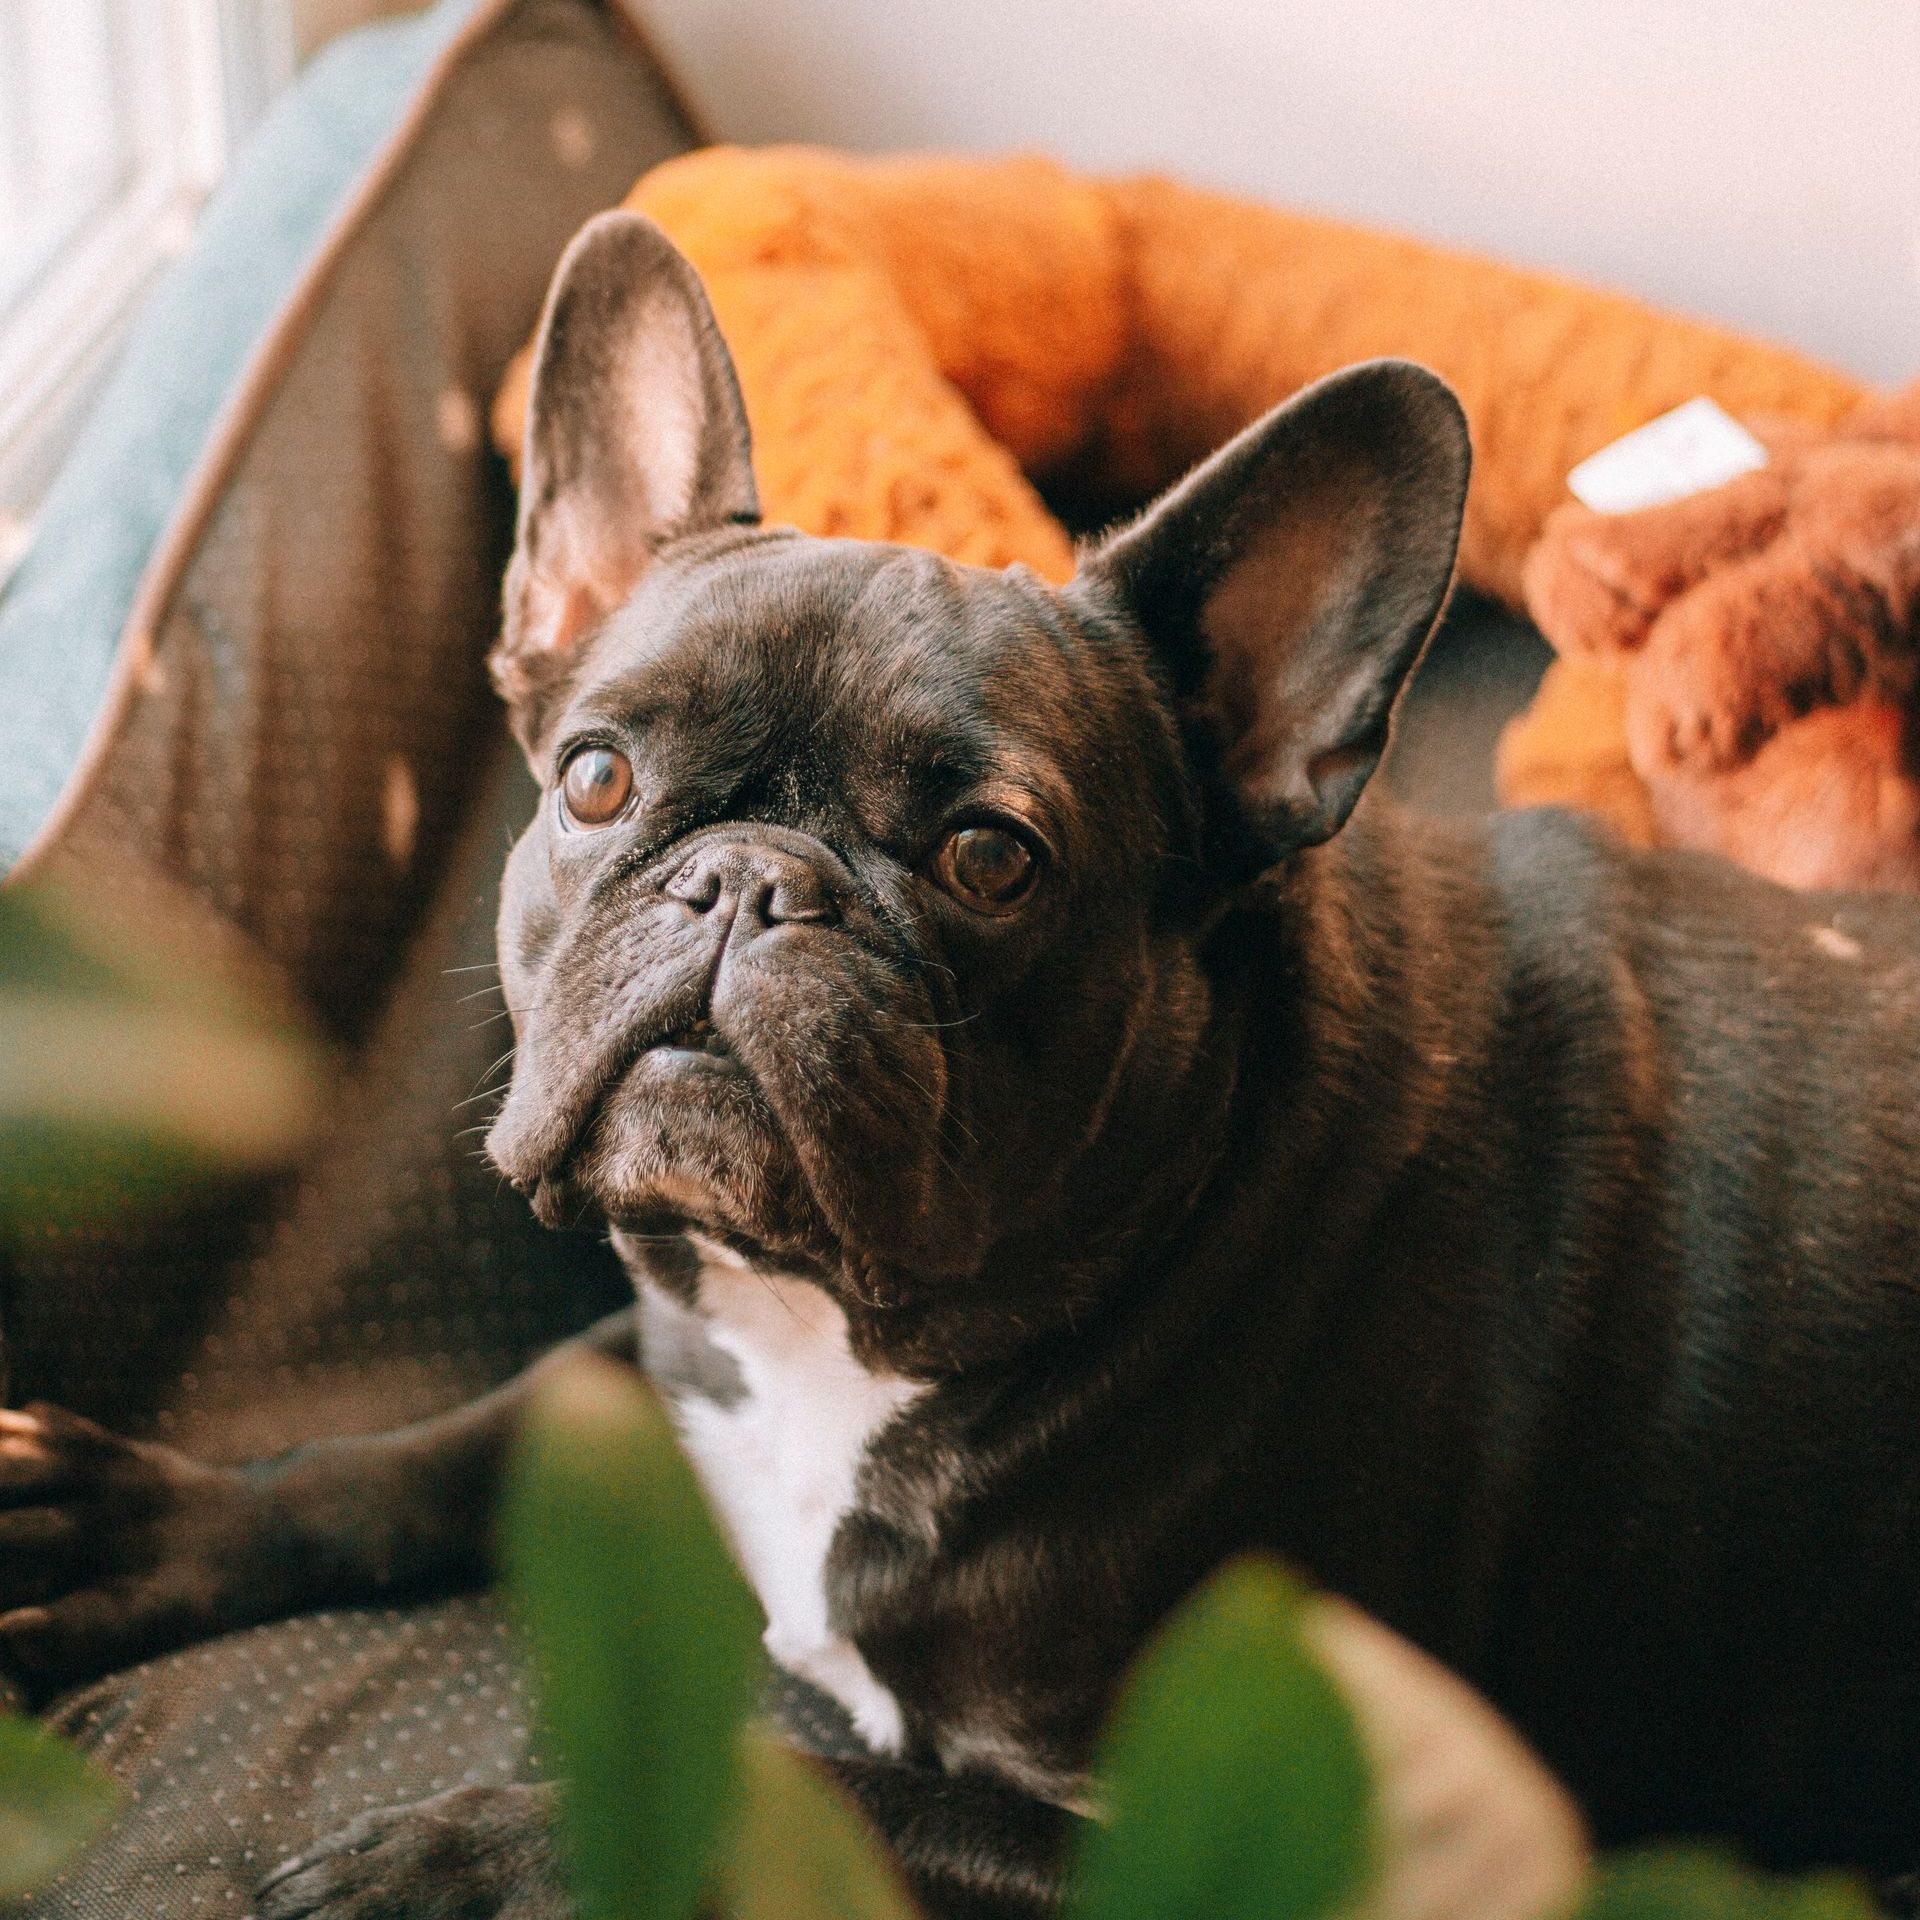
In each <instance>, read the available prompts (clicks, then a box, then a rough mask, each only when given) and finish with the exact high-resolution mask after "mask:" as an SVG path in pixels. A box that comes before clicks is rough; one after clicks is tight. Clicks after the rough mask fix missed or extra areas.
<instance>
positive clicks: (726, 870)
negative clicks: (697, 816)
mask: <svg viewBox="0 0 1920 1920" xmlns="http://www.w3.org/2000/svg"><path fill="white" fill-rule="evenodd" d="M664 890H665V892H667V893H668V894H669V895H671V896H672V898H674V899H675V900H679V901H682V902H684V903H685V904H686V905H687V906H689V907H691V908H692V909H693V910H694V912H695V913H715V912H720V911H726V912H728V913H730V914H731V917H732V918H733V919H734V920H735V921H736V922H738V921H740V920H743V919H744V920H748V921H757V922H758V923H759V924H760V925H761V926H763V927H777V926H782V925H785V924H786V923H788V922H789V921H796V920H807V921H814V922H817V923H820V924H829V923H831V922H833V921H835V920H837V919H839V917H840V915H839V911H838V909H837V908H836V907H835V906H834V903H833V896H832V895H831V894H830V893H829V892H828V890H827V886H826V883H825V882H824V881H823V880H822V879H821V877H820V875H819V873H818V872H816V871H815V869H814V868H813V866H812V865H811V864H810V863H809V862H807V861H806V860H803V859H802V858H801V857H800V856H799V855H798V854H795V853H789V852H787V851H786V850H785V849H784V848H781V847H770V846H766V845H763V844H761V843H758V842H755V841H747V840H720V841H713V842H710V843H709V844H708V845H706V846H704V847H702V848H701V849H700V850H699V851H698V852H697V853H695V854H694V855H692V857H691V858H689V859H688V860H687V862H686V864H685V865H684V866H682V867H681V868H680V869H679V871H678V872H677V873H675V874H674V876H673V878H672V879H670V880H669V881H668V882H667V884H666V887H665V889H664Z"/></svg>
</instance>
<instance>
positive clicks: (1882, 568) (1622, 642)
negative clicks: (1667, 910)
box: [1500, 388, 1920, 890]
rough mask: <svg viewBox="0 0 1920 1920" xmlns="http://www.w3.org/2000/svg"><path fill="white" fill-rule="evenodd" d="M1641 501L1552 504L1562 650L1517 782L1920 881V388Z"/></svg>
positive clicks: (1745, 850)
mask: <svg viewBox="0 0 1920 1920" xmlns="http://www.w3.org/2000/svg"><path fill="white" fill-rule="evenodd" d="M1752 424H1754V426H1755V430H1756V432H1757V433H1758V435H1759V437H1760V438H1761V440H1762V441H1763V442H1764V443H1765V444H1766V445H1767V447H1768V451H1769V455H1770V458H1769V461H1768V464H1767V465H1766V466H1765V467H1763V468H1761V469H1760V470H1759V471H1757V472H1754V473H1749V474H1746V475H1743V476H1742V477H1741V478H1740V479H1738V480H1734V481H1732V482H1730V483H1728V484H1727V485H1725V486H1721V487H1716V488H1714V489H1712V490H1711V491H1709V492H1706V493H1700V494H1696V495H1693V496H1691V497H1690V498H1687V499H1683V500H1677V501H1674V502H1672V503H1670V504H1668V505H1665V506H1659V507H1651V508H1648V509H1646V510H1644V511H1642V512H1638V513H1627V514H1613V515H1609V514H1598V513H1594V512H1591V511H1590V510H1589V509H1587V508H1586V507H1583V506H1579V505H1577V504H1569V505H1566V506H1563V507H1561V508H1559V509H1558V510H1557V511H1556V512H1555V513H1554V514H1553V515H1552V516H1551V517H1550V518H1549V519H1548V521H1547V523H1546V527H1545V530H1544V532H1543V533H1542V535H1541V538H1540V540H1539V542H1538V544H1537V545H1536V546H1535V547H1534V549H1533V551H1532V553H1531V554H1530V555H1529V557H1528V559H1527V562H1526V567H1525V570H1524V583H1525V590H1526V599H1527V606H1528V609H1529V611H1530V612H1531V613H1532V615H1533V617H1534V619H1535V621H1536V622H1537V623H1538V624H1539V626H1540V629H1541V631H1542V632H1543V633H1545V634H1546V636H1547V638H1548V639H1549V640H1550V641H1552V643H1553V645H1554V646H1555V648H1556V649H1557V650H1558V651H1559V653H1560V654H1561V656H1562V658H1561V660H1560V661H1559V662H1558V663H1557V664H1556V665H1555V667H1554V668H1553V669H1552V670H1551V673H1550V676H1549V684H1548V685H1547V686H1546V687H1545V688H1543V690H1542V694H1541V697H1540V699H1539V700H1538V701H1537V702H1536V704H1535V706H1534V708H1533V710H1532V711H1531V712H1530V713H1529V714H1528V715H1526V716H1525V717H1523V719H1522V720H1520V721H1519V722H1517V723H1516V724H1515V726H1514V727H1513V728H1512V729H1510V731H1509V733H1508V737H1507V739H1506V740H1505V741H1504V742H1503V743H1502V751H1501V769H1500V771H1501V781H1502V792H1503V794H1504V795H1505V796H1506V797H1507V798H1508V799H1510V800H1531V799H1552V800H1557V801H1570V802H1574V803H1576V804H1582V805H1586V806H1589V807H1591V808H1593V809H1594V810H1595V811H1598V812H1600V813H1602V814H1604V815H1605V816H1607V817H1608V818H1610V819H1611V820H1612V821H1613V822H1614V824H1615V825H1616V826H1618V827H1619V828H1621V830H1622V831H1624V832H1626V833H1627V834H1628V835H1629V836H1630V837H1632V838H1635V839H1657V840H1661V841H1665V842H1671V843H1674V844H1679V845H1685V846H1695V847H1707V848H1711V849H1712V850H1714V851H1716V852H1719V853H1723V854H1725V855H1727V856H1728V857H1729V858H1731V859H1735V860H1738V861H1740V862H1742V863H1743V864H1744V865H1747V866H1749V867H1752V868H1754V869H1756V870H1757V871H1759V872H1761V873H1765V874H1768V875H1769V876H1771V877H1772V878H1774V879H1777V880H1781V881H1784V882H1785V883H1787V884H1788V885H1791V886H1804V887H1893V888H1902V889H1908V890H1920V702H1917V701H1916V697H1915V696H1916V682H1917V680H1920V673H1917V672H1916V667H1917V664H1920V662H1917V659H1916V656H1917V655H1920V388H1915V389H1913V390H1912V391H1911V392H1909V393H1907V394H1906V395H1904V396H1902V397H1901V398H1900V399H1898V400H1894V401H1883V402H1879V403H1876V404H1874V405H1871V406H1869V407H1866V408H1863V409H1862V410H1861V411H1860V412H1858V413H1857V414H1855V415H1854V416H1852V417H1851V418H1850V419H1849V420H1848V421H1847V422H1846V423H1844V424H1843V425H1842V426H1841V427H1840V428H1839V429H1838V430H1836V431H1835V432H1834V433H1832V434H1830V435H1824V436H1822V435H1816V434H1810V433H1808V432H1807V431H1806V430H1805V429H1804V428H1798V429H1796V428H1794V427H1792V426H1788V425H1781V424H1778V423H1775V424H1772V425H1769V424H1767V423H1765V422H1756V423H1752Z"/></svg>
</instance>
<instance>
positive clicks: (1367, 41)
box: [647, 0, 1920, 381]
mask: <svg viewBox="0 0 1920 1920" xmlns="http://www.w3.org/2000/svg"><path fill="white" fill-rule="evenodd" d="M647 6H648V10H649V12H650V14H651V17H652V18H653V21H654V23H655V27H656V30H657V32H658V35H659V38H660V42H661V45H662V47H663V49H664V50H665V51H666V52H667V53H668V54H669V56H670V57H671V58H672V59H673V61H674V62H675V64H676V65H677V67H678V68H679V70H680V73H681V75H682V77H683V79H684V80H685V81H686V82H687V83H688V87H689V90H690V91H691V93H692V94H693V96H694V98H695V99H696V100H697V101H699V102H700V103H701V105H702V106H703V107H704V108H705V109H706V110H707V112H708V113H709V115H710V117H711V119H712V120H713V122H714V124H715V127H716V129H717V131H718V132H719V133H720V134H721V135H722V136H723V137H727V138H731V139H738V140H749V141H761V140H791V139H807V140H819V141H826V142H830V143H833V144H836V145H843V146H851V147H860V148H885V147H901V146H946V147H974V148H989V149H990V148H999V147H1008V146H1022V147H1040V148H1045V149H1048V150H1050V151H1052V152H1054V153H1056V154H1058V155H1059V156H1060V157H1062V158H1064V159H1066V160H1068V161H1071V162H1073V163H1075V164H1078V165H1081V166H1086V167H1095V168H1108V169H1129V168H1161V169H1165V170H1168V171H1174V172H1179V173H1182V174H1184V175H1187V176H1189V177H1191V178H1194V179H1197V180H1202V181H1207V182H1210V183H1213V184H1216V185H1219V186H1223V187H1229V188H1233V189H1237V190H1241V191H1245V192H1250V193H1256V194H1260V195H1264V196H1266V197H1269V198H1272V199H1275V200H1280V201H1284V202H1288V203H1291V204H1293V205H1297V206H1302V207H1308V208H1314V209H1317V210H1321V211H1325V212H1330V213H1336V214H1343V215H1347V216H1350V217H1352V218H1355V219H1360V220H1366V221H1370V222H1373V223H1375V224H1378V225H1386V226H1394V227H1398V228H1401V229H1404V230H1407V231H1410V232H1414V233H1418V234H1421V235H1424V236H1426V237H1429V238H1431V239H1435V240H1439V241H1443V242H1447V243H1449V244H1454V245H1460V246H1467V247H1472V248H1477V249H1480V250H1482V251H1489V252H1495V253H1499V254H1502V255H1505V256H1506V257H1508V258H1510V259H1513V260H1517V261H1521V262H1525V263H1528V264H1532V265H1537V266H1544V267H1551V268H1556V269H1560V270H1563V271H1567V272H1572V273H1577V274H1580V275H1583V276H1585V277H1587V278H1589V279H1593V280H1597V281H1601V282H1604V283H1607V284H1610V285H1613V286H1617V287H1621V288H1624V289H1626V290H1628V291H1630V292H1635V293H1639V294H1642V295H1644V296H1646V297H1648V298H1650V299H1654V300H1658V301H1662V302H1664V303H1667V304H1669V305H1673V306H1677V307H1681V308H1685V309H1689V310H1691V311H1694V312H1697V313H1701V314H1705V315H1708V316H1711V317H1713V318H1717V319H1720V320H1723V321H1726V322H1729V323H1731V324H1733V325H1736V326H1740V327H1744V328H1747V329H1749V330H1751V331H1754V332H1758V333H1762V334H1767V335H1771V336H1772V337H1774V338H1776V339H1781V340H1785V341H1789V342H1792V343H1794V344H1796V345H1799V346H1801V347H1803V348H1805V349H1807V350H1809V351H1811V352H1813V353H1816V354H1820V355H1823V356H1825V357H1826V358H1829V359H1831V360H1834V361H1836V362H1838V363H1840V364H1841V365H1843V366H1846V367H1849V368H1851V369H1853V370H1854V371H1856V372H1858V373H1861V374H1864V375H1867V376H1869V377H1873V378H1878V379H1882V380H1887V381H1893V380H1898V379H1905V378H1912V377H1920V0H1584V4H1583V3H1582V0H1319V4H1314V3H1313V0H647Z"/></svg>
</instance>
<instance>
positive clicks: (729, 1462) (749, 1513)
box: [640, 1240, 925, 1753]
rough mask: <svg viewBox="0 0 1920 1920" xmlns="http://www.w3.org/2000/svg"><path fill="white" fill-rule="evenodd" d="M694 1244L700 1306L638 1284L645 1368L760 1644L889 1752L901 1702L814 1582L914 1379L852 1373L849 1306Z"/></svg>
mask: <svg viewBox="0 0 1920 1920" xmlns="http://www.w3.org/2000/svg"><path fill="white" fill-rule="evenodd" d="M695 1244H696V1246H697V1247H698V1248H699V1251H700V1254H701V1257H702V1261H703V1266H702V1270H701V1274H700V1281H699V1306H698V1308H697V1310H696V1309H690V1308H688V1307H686V1306H684V1305H683V1304H682V1303H681V1302H680V1301H679V1300H677V1299H675V1298H674V1297H673V1296H672V1295H670V1294H668V1293H666V1292H665V1291H663V1290H662V1289H661V1288H659V1287H657V1286H655V1285H654V1284H653V1283H652V1282H643V1283H642V1286H641V1299H640V1305H641V1326H642V1335H641V1346H642V1351H643V1352H644V1353H645V1354H646V1355H647V1357H648V1371H649V1372H650V1373H652V1374H653V1375H654V1377H655V1379H656V1380H657V1381H658V1382H659V1384H660V1386H661V1387H662V1389H663V1390H664V1391H665V1393H666V1395H667V1398H668V1403H669V1405H670V1406H671V1407H672V1409H673V1414H674V1419H675V1422H676V1424H677V1425H678V1427H679V1430H680V1435H681V1438H682V1440H683V1441H684V1443H685V1445H686V1449H687V1454H688V1457H689V1458H690V1459H691V1460H692V1462H693V1466H694V1471H695V1472H696V1473H697V1474H698V1475H699V1477H700V1481H701V1484H702V1485H703V1486H704V1487H705V1488H706V1490H707V1497H708V1498H709V1499H710V1500H711V1501H712V1502H713V1504H714V1507H715V1509H716V1510H717V1511H718V1513H719V1515H720V1518H721V1523H722V1525H723V1526H724V1527H725V1529H726V1531H727V1534H728V1537H729V1538H730V1540H731V1541H732V1544H733V1550H734V1553H735V1556H736V1557H737V1558H738V1560H739V1562H740V1566H741V1569H742V1571H743V1572H744V1573H745V1574H746V1576H747V1578H748V1579H749V1580H750V1581H751V1582H752V1583H753V1587H754V1591H755V1592H756V1593H758V1594H759V1596H760V1604H761V1606H762V1607H763V1608H765V1610H766V1615H767V1632H766V1643H767V1651H768V1652H769V1653H770V1654H772V1656H773V1657H774V1659H775V1660H777V1661H778V1662H779V1663H780V1664H781V1665H782V1666H783V1667H785V1668H787V1669H788V1670H789V1671H790V1672H792V1673H796V1674H798V1675H800V1677H801V1678H803V1679H806V1680H810V1681H812V1682H813V1684H814V1685H815V1686H817V1687H819V1688H821V1689H822V1690H823V1691H824V1692H827V1693H830V1694H832V1695H833V1697H834V1698H835V1699H836V1700H838V1701H839V1702H840V1703H841V1705H842V1706H844V1707H845V1708H846V1710H847V1712H848V1713H849V1714H850V1715H851V1716H852V1719H853V1723H854V1725H855V1726H856V1727H858V1728H859V1730H860V1733H861V1736H862V1738H864V1739H865V1740H867V1741H868V1742H869V1743H870V1744H871V1745H872V1746H874V1747H875V1748H877V1749H878V1750H879V1751H881V1752H884V1753H897V1752H899V1750H900V1747H901V1743H902V1726H901V1717H900V1706H899V1703H898V1702H897V1701H896V1700H895V1699H894V1697H893V1695H892V1694H891V1693H889V1692H888V1691H887V1689H886V1688H885V1687H883V1686H882V1685H881V1684H880V1683H879V1681H878V1680H876V1679H875V1678H874V1677H873V1675H872V1673H871V1672H869V1671H868V1668H867V1663H866V1662H865V1661H864V1660H863V1659H862V1658H861V1657H860V1651H859V1649H858V1648H857V1647H856V1646H854V1644H853V1642H852V1641H851V1640H849V1639H847V1638H846V1637H845V1636H844V1635H842V1634H838V1633H836V1632H835V1631H834V1630H833V1629H832V1627H831V1626H830V1625H829V1624H828V1620H827V1595H826V1586H825V1580H824V1575H825V1571H826V1561H827V1551H828V1549H829V1548H830V1547H831V1546H832V1544H833V1537H834V1534H835V1532H836V1531H837V1530H838V1528H839V1525H840V1522H841V1520H842V1519H843V1518H844V1517H845V1516H846V1514H847V1513H848V1511H849V1510H850V1509H851V1508H852V1506H853V1499H854V1483H855V1480H856V1477H857V1475H858V1473H859V1470H860V1463H861V1461H862V1460H863V1459H864V1458H865V1456H866V1452H867V1448H868V1445H869V1444H870V1443H871V1441H872V1440H873V1438H874V1436H875V1435H876V1434H877V1433H879V1431H880V1430H881V1428H883V1427H884V1426H886V1425H887V1424H888V1422H889V1421H891V1420H892V1419H894V1418H895V1416H896V1415H898V1414H899V1413H900V1412H901V1411H902V1410H903V1409H905V1408H906V1407H908V1406H910V1405H911V1404H912V1403H913V1402H914V1401H915V1400H916V1399H918V1398H919V1397H920V1395H921V1394H922V1393H923V1392H924V1391H925V1388H924V1387H922V1386H920V1385H919V1384H918V1383H916V1382H914V1381H911V1380H906V1379H902V1378H901V1377H900V1376H899V1375H897V1374H887V1373H870V1372H868V1370H867V1369H866V1368H865V1367H863V1366H861V1364H860V1363H859V1361H857V1360H856V1359H855V1358H854V1357H853V1354H852V1352H851V1351H850V1349H849V1348H848V1345H847V1320H846V1315H845V1314H843V1313H842V1312H841V1311H840V1308H839V1307H838V1306H837V1305H836V1304H835V1302H834V1301H833V1300H831V1299H829V1298H828V1296H827V1295H826V1294H825V1293H824V1292H822V1291H821V1289H820V1288H818V1287H816V1286H814V1285H813V1284H812V1283H811V1282H810V1281H806V1280H795V1279H790V1278H787V1277H785V1276H783V1275H780V1274H777V1273H768V1272H764V1271H762V1270H760V1269H757V1268H754V1267H750V1266H749V1265H747V1263H746V1262H745V1261H743V1260H741V1259H740V1258H739V1257H738V1256H737V1255H736V1254H734V1253H732V1252H730V1251H729V1250H728V1249H726V1248H724V1247H721V1246H718V1245H715V1244H713V1243H710V1242H707V1241H704V1240H696V1242H695ZM703 1354H704V1360H703V1359H702V1358H701V1356H702V1355H703ZM669 1356H672V1357H671V1358H670V1357H669ZM722 1356H723V1357H722Z"/></svg>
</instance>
